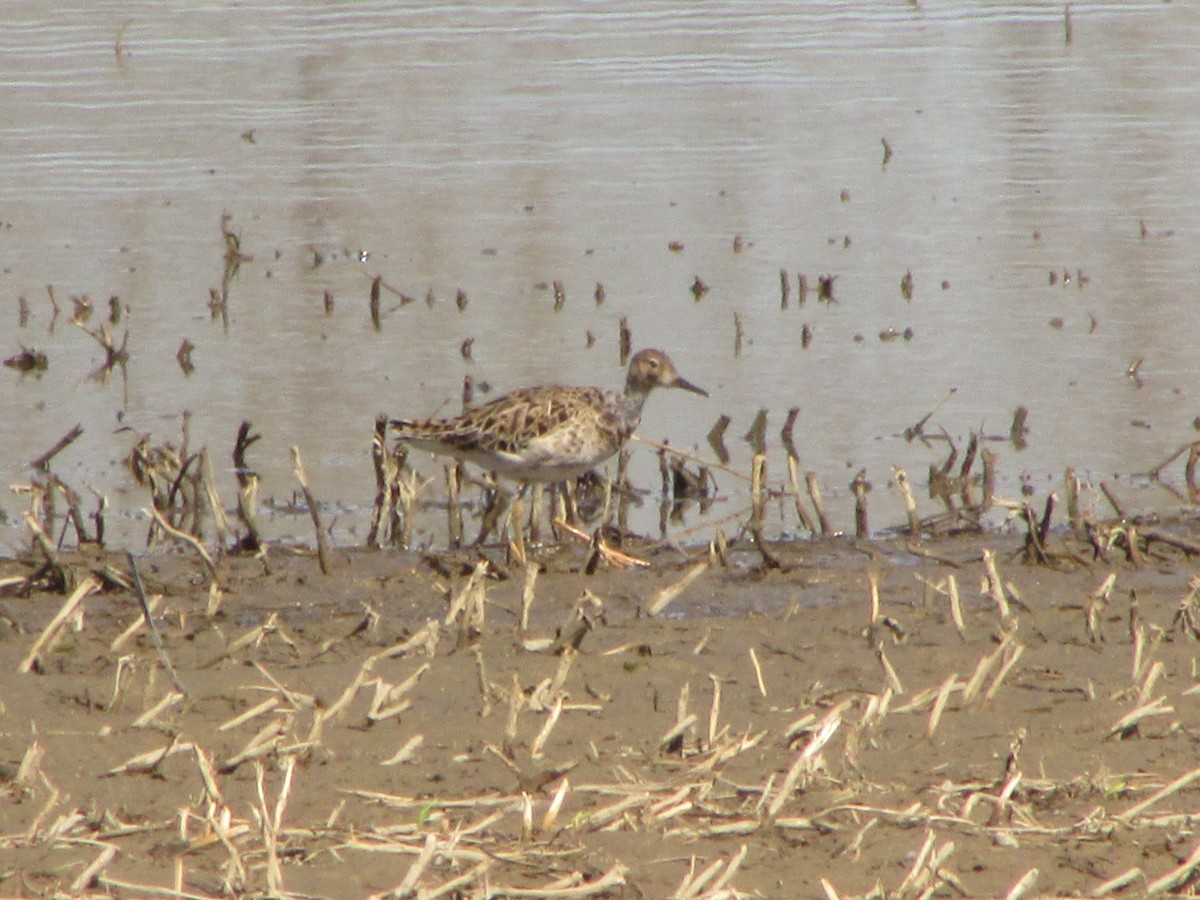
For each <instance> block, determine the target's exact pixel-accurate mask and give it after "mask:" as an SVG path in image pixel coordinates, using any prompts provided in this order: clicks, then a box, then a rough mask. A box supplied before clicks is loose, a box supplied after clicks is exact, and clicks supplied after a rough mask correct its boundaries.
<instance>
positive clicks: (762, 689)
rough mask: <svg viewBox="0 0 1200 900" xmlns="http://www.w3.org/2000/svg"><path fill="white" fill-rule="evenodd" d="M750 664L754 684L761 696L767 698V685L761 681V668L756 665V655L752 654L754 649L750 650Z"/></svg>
mask: <svg viewBox="0 0 1200 900" xmlns="http://www.w3.org/2000/svg"><path fill="white" fill-rule="evenodd" d="M750 664H751V665H752V666H754V683H755V684H757V685H758V692H759V694H761V695H762V696H764V697H765V696H767V685H766V682H764V681H763V673H762V666H760V665H759V664H758V654H757V653H755V652H754V648H753V647H751V648H750Z"/></svg>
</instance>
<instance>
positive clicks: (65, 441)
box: [29, 425, 83, 472]
mask: <svg viewBox="0 0 1200 900" xmlns="http://www.w3.org/2000/svg"><path fill="white" fill-rule="evenodd" d="M82 434H83V426H81V425H76V426H75V427H74V428H72V429H71V430H70V431H68V432H67V433H66V434H64V435H63V436H62V437H60V438H59V439H58V440H57V441H55V442H54V446H53V447H51V448H50V449H49V450H47V451H46V452H45V453H43V454H42V455H41V456H39V457H37V458H36V459H33V460H30V462H29V467H30V468H31V469H37V470H38V471H39V472H46V471H49V469H50V460H52V459H54V457H56V456H57V455H58V454H59V453H61V452H62V451H63V450H65V449H66V448H67V447H69V446H71V444H73V443H74V442H75V441H76V440H77V439H78V438H79V437H80V435H82Z"/></svg>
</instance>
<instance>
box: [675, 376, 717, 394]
mask: <svg viewBox="0 0 1200 900" xmlns="http://www.w3.org/2000/svg"><path fill="white" fill-rule="evenodd" d="M671 387H677V388H683V389H684V390H685V391H691V392H692V393H693V394H699V395H700V396H701V397H707V396H708V391H706V390H705V389H704V388H702V387H696V385H694V384H692V383H691V382H690V381H688V380H687V379H686V378H676V379H675V381H673V382H672V383H671Z"/></svg>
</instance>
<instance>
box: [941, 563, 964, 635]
mask: <svg viewBox="0 0 1200 900" xmlns="http://www.w3.org/2000/svg"><path fill="white" fill-rule="evenodd" d="M946 595H947V597H948V598H949V600H950V618H951V619H953V620H954V628H955V630H956V631H957V632H958V636H959V637H960V638H962V639H963V640H964V641H965V640H966V639H967V626H966V624H965V623H964V622H963V613H962V604H961V603H959V600H958V579H957V578H955V577H954V576H953V575H947V576H946Z"/></svg>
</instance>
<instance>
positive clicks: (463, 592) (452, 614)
mask: <svg viewBox="0 0 1200 900" xmlns="http://www.w3.org/2000/svg"><path fill="white" fill-rule="evenodd" d="M488 565H489V563H488V561H487V559H481V560H480V561H479V562H477V563H476V564H475V568H474V569H473V570H472V571H471V574H470V576H469V577H468V578H467V580H466V583H465V584H463V586H462V588H460V589H459V591H458V593H457V594H455V595H454V597H453V598H452V599H451V601H450V609H449V610H448V611H447V612H446V617H445V619H444V620H443V623H444V624H446V625H453V624H454V623H455V622H456V621H459V619H460V617H461V618H463V619H465V618H468V617H469V615H470V610H469V607H470V606H471V605H473V601H474V595H475V592H476V591H477V590H480V589H481V587H482V584H483V580H484V578H485V577H486V576H487V571H488Z"/></svg>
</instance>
